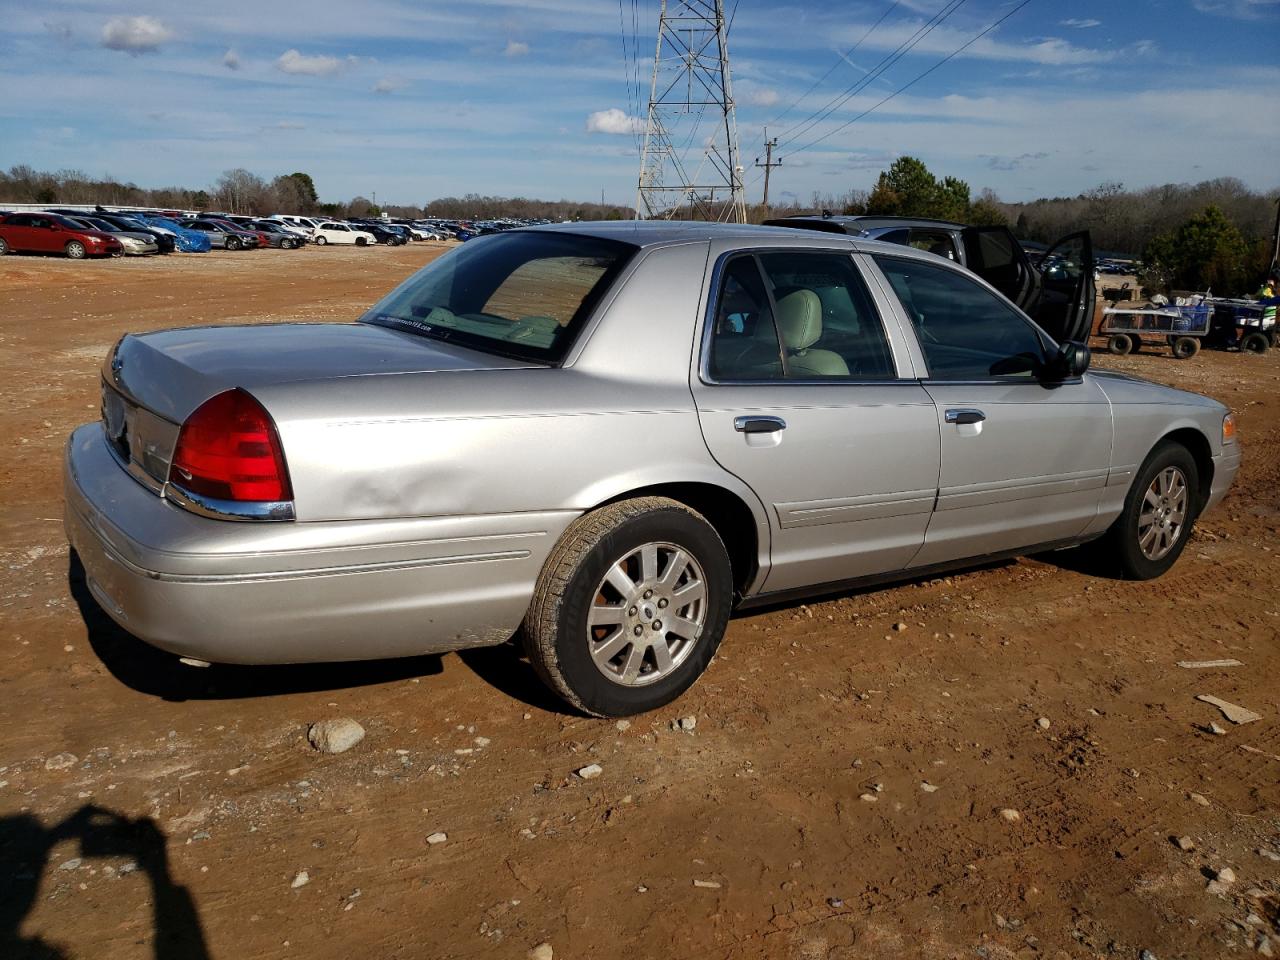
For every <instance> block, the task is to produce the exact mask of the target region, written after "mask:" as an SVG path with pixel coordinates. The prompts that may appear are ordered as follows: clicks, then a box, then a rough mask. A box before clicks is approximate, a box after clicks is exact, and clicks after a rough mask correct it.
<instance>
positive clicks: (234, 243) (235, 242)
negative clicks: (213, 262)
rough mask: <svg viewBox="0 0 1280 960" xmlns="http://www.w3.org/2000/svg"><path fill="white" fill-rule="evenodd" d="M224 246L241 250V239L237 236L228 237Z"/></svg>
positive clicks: (228, 248)
mask: <svg viewBox="0 0 1280 960" xmlns="http://www.w3.org/2000/svg"><path fill="white" fill-rule="evenodd" d="M224 246H225V248H226V249H227V250H239V249H240V241H239V239H238V238H236V237H227V242H226V244H225V245H224Z"/></svg>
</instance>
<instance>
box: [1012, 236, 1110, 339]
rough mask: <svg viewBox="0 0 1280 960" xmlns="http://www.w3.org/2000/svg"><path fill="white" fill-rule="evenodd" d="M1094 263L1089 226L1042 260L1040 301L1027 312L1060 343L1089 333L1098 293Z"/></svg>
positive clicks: (1083, 336) (1066, 239) (1068, 238)
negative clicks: (1094, 275)
mask: <svg viewBox="0 0 1280 960" xmlns="http://www.w3.org/2000/svg"><path fill="white" fill-rule="evenodd" d="M1093 266H1094V264H1093V241H1092V240H1091V239H1090V237H1089V231H1087V230H1085V231H1082V232H1080V233H1073V234H1070V235H1068V236H1065V237H1063V238H1062V239H1061V240H1059V241H1058V242H1057V243H1055V244H1054V245H1053V246H1052V247H1050V248H1049V250H1048V252H1047V253H1045V255H1044V259H1042V260H1041V261H1040V284H1041V293H1040V303H1039V305H1038V306H1037V307H1036V308H1035V309H1033V310H1028V311H1027V313H1028V314H1030V316H1031V318H1032V319H1033V320H1035V322H1036V323H1038V324H1039V325H1040V327H1041V329H1043V330H1044V332H1045V333H1047V334H1049V336H1051V337H1053V339H1055V340H1057V341H1058V342H1059V343H1065V342H1066V341H1068V340H1078V341H1084V340H1087V339H1088V337H1089V328H1090V326H1091V325H1092V323H1093V304H1094V300H1095V298H1096V296H1097V293H1096V290H1095V288H1094V282H1093Z"/></svg>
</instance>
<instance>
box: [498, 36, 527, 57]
mask: <svg viewBox="0 0 1280 960" xmlns="http://www.w3.org/2000/svg"><path fill="white" fill-rule="evenodd" d="M528 52H529V45H528V44H527V43H522V42H521V41H519V40H508V41H507V47H506V49H505V50H503V51H502V55H503V56H504V57H523V56H525V55H526V54H528Z"/></svg>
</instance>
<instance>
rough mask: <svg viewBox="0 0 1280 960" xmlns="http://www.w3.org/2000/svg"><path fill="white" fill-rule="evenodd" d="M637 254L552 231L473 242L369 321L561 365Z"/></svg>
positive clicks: (412, 282) (430, 268) (429, 269)
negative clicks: (594, 310) (596, 306)
mask: <svg viewBox="0 0 1280 960" xmlns="http://www.w3.org/2000/svg"><path fill="white" fill-rule="evenodd" d="M635 251H636V248H635V247H634V246H632V245H631V244H628V243H621V242H619V241H615V240H606V239H603V238H600V237H584V236H577V235H574V234H568V233H553V232H550V231H547V232H540V231H528V232H524V231H516V232H512V233H501V234H497V235H495V236H492V237H488V238H485V239H483V240H473V241H471V242H469V243H467V244H466V246H463V247H459V248H457V249H456V250H453V251H451V252H449V253H447V254H445V255H444V256H443V257H440V258H439V259H438V260H435V261H433V262H432V263H430V264H428V265H427V266H426V267H424V268H423V269H422V270H420V271H419V272H418V273H416V274H415V275H414V276H412V277H410V278H409V279H408V280H407V281H405V283H403V284H401V285H400V287H399V288H397V289H396V290H394V291H392V293H391V294H390V295H389V296H388V297H386V298H385V299H384V300H383V301H382V302H381V303H379V304H377V305H376V306H374V308H373V309H372V310H370V311H369V313H367V314H366V315H365V316H364V318H363V320H364V322H366V323H375V324H378V325H381V326H388V327H392V328H394V329H397V330H405V331H407V332H410V333H417V334H421V335H423V336H427V337H431V338H433V339H438V340H448V341H450V342H456V343H460V344H463V345H464V346H469V347H474V348H477V349H481V350H488V351H490V352H494V353H499V354H503V355H506V356H514V357H519V358H522V359H529V360H537V361H544V362H550V363H558V362H560V361H561V360H563V359H564V356H565V354H567V353H568V351H569V347H570V346H571V345H572V343H573V339H574V337H575V336H576V335H577V333H578V331H579V330H580V329H581V328H582V325H583V324H584V323H585V322H586V320H587V318H588V317H589V316H590V315H591V311H592V310H593V309H594V307H595V305H596V304H597V303H598V302H599V300H600V298H601V297H602V296H603V295H604V293H605V291H606V290H608V289H609V287H610V286H611V285H612V283H613V281H614V279H615V278H616V277H617V275H618V274H619V273H620V272H621V270H622V268H623V267H624V266H625V265H626V263H627V262H628V261H629V260H630V259H631V256H632V255H633V254H634V253H635Z"/></svg>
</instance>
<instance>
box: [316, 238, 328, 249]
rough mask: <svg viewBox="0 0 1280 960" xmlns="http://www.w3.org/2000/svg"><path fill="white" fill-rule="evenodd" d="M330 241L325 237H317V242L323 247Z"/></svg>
mask: <svg viewBox="0 0 1280 960" xmlns="http://www.w3.org/2000/svg"><path fill="white" fill-rule="evenodd" d="M328 242H329V241H328V240H327V239H326V238H324V237H316V244H317V245H319V246H321V247H323V246H324V245H325V244H326V243H328Z"/></svg>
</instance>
